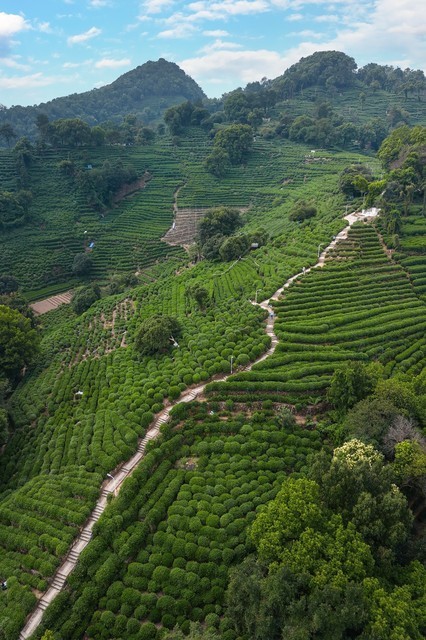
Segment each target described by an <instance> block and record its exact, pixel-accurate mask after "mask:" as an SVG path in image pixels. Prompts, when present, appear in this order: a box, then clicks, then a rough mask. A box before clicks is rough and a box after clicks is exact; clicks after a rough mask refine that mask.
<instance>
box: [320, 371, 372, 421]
mask: <svg viewBox="0 0 426 640" xmlns="http://www.w3.org/2000/svg"><path fill="white" fill-rule="evenodd" d="M373 386H374V379H373V378H372V376H371V375H370V374H369V371H368V369H367V367H366V366H365V365H364V364H363V363H362V362H358V361H355V362H346V363H344V364H342V365H340V366H339V367H337V369H336V370H335V372H334V373H333V375H332V377H331V381H330V386H329V388H328V391H327V400H328V401H329V402H330V403H331V404H332V405H333V406H334V407H336V409H338V410H339V411H343V412H346V411H347V410H348V409H350V408H351V407H353V406H354V404H356V403H357V402H359V401H360V400H362V399H363V398H366V397H367V396H368V395H369V394H370V393H371V392H372V390H373Z"/></svg>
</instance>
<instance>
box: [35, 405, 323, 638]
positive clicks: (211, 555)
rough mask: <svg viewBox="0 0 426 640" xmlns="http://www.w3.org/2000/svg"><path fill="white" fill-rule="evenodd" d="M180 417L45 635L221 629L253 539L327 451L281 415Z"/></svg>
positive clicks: (201, 410) (108, 523) (50, 617)
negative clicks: (310, 462) (283, 422)
mask: <svg viewBox="0 0 426 640" xmlns="http://www.w3.org/2000/svg"><path fill="white" fill-rule="evenodd" d="M176 409H179V407H177V408H176ZM181 409H182V405H180V409H179V411H177V412H176V415H175V418H174V420H173V421H172V423H171V424H170V425H169V427H168V430H167V433H166V434H165V437H164V438H163V442H162V443H161V444H160V445H158V444H157V446H155V445H154V446H153V447H152V448H151V450H150V452H149V453H148V455H147V456H146V458H145V459H144V460H143V461H142V463H141V464H140V466H139V467H138V469H137V470H136V471H135V473H134V475H133V476H132V480H131V482H130V483H128V484H127V485H126V486H125V487H124V488H123V490H122V492H120V494H119V496H118V497H117V498H116V499H115V500H114V501H113V502H112V504H111V506H110V508H109V509H108V510H107V511H106V512H105V513H104V515H103V516H102V517H101V519H100V521H99V522H98V524H97V525H96V529H95V537H94V540H93V541H92V542H91V544H90V545H89V546H88V547H87V549H86V551H84V552H83V555H82V557H81V560H80V563H79V565H78V568H77V569H76V572H75V573H74V574H71V576H70V578H69V584H70V586H69V589H68V591H67V592H64V594H62V595H60V596H58V597H57V598H56V600H55V601H54V603H53V604H52V605H51V607H50V608H49V609H48V610H47V612H46V616H45V618H44V620H43V626H42V628H46V627H50V628H52V627H53V628H55V629H57V630H58V631H59V632H60V634H61V637H62V638H64V639H66V640H71V638H75V639H77V638H80V637H82V636H83V635H85V634H87V635H88V636H89V637H90V638H93V639H94V640H100V639H101V638H104V637H105V636H106V635H110V636H111V637H121V636H122V635H123V634H126V637H129V638H130V637H135V638H136V637H138V638H146V639H152V640H155V639H156V638H160V637H161V631H162V629H163V628H166V629H171V628H173V627H174V626H175V624H179V625H182V628H183V629H185V630H188V628H189V621H191V620H193V621H197V620H206V623H207V625H208V626H211V627H213V628H214V627H215V626H216V625H218V624H219V623H220V620H221V617H222V616H223V597H224V591H225V588H226V585H227V577H228V572H229V568H230V566H232V565H233V564H235V563H236V562H238V560H240V559H242V558H243V557H244V555H245V553H246V548H245V540H246V529H247V527H248V526H249V524H250V523H251V522H252V521H253V519H254V518H255V515H256V512H257V511H258V509H259V508H260V507H261V505H263V504H264V503H265V502H267V501H268V500H270V499H271V498H273V497H274V496H275V495H276V493H277V491H278V489H279V487H280V483H281V482H282V480H283V479H284V477H285V476H286V475H287V474H288V473H290V472H291V471H293V470H301V469H302V468H303V465H304V464H305V462H306V456H307V455H309V453H311V452H314V451H316V450H318V449H319V448H320V447H321V439H320V437H319V434H318V433H316V432H315V431H305V432H303V433H301V432H300V431H299V432H296V431H294V432H293V431H291V430H285V429H282V428H280V426H279V424H278V422H277V420H276V419H275V417H274V415H273V412H272V411H269V412H264V413H263V414H259V415H257V416H256V415H255V416H253V417H249V416H246V415H244V414H243V413H241V414H239V415H237V416H231V415H228V414H227V412H226V411H225V412H218V411H217V408H216V407H215V406H214V405H207V404H203V405H199V404H198V403H194V405H192V406H191V405H188V406H187V407H186V408H185V411H184V412H182V410H181ZM182 420H185V422H184V425H185V428H184V431H181V428H180V427H181V426H182ZM117 518H118V519H119V520H120V523H119V522H118V519H117ZM89 575H90V576H92V579H91V586H88V583H87V578H88V576H89ZM89 591H90V594H89ZM65 596H66V597H65ZM224 624H225V629H226V625H228V624H229V622H225V623H224Z"/></svg>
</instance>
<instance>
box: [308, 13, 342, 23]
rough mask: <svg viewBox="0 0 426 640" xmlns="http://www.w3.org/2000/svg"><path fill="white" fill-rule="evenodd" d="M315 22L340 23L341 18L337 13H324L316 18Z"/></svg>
mask: <svg viewBox="0 0 426 640" xmlns="http://www.w3.org/2000/svg"><path fill="white" fill-rule="evenodd" d="M314 20H315V22H340V20H341V18H340V17H339V16H338V15H337V14H335V13H324V14H323V15H321V16H316V18H314Z"/></svg>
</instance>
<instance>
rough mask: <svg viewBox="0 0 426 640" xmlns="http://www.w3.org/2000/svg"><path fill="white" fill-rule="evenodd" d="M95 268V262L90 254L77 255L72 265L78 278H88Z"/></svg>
mask: <svg viewBox="0 0 426 640" xmlns="http://www.w3.org/2000/svg"><path fill="white" fill-rule="evenodd" d="M92 267H93V260H92V258H91V257H90V255H89V254H88V253H77V254H76V255H75V256H74V260H73V263H72V272H73V274H74V275H76V276H87V275H88V274H89V273H90V271H91V270H92Z"/></svg>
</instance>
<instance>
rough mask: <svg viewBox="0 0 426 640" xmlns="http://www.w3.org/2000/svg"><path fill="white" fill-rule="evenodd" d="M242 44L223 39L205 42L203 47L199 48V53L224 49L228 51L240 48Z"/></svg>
mask: <svg viewBox="0 0 426 640" xmlns="http://www.w3.org/2000/svg"><path fill="white" fill-rule="evenodd" d="M241 47H242V45H241V44H237V43H236V42H224V41H223V40H215V41H214V42H212V43H211V44H207V45H206V46H205V47H203V48H202V49H200V52H201V53H210V51H220V50H226V51H230V50H231V49H241Z"/></svg>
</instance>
